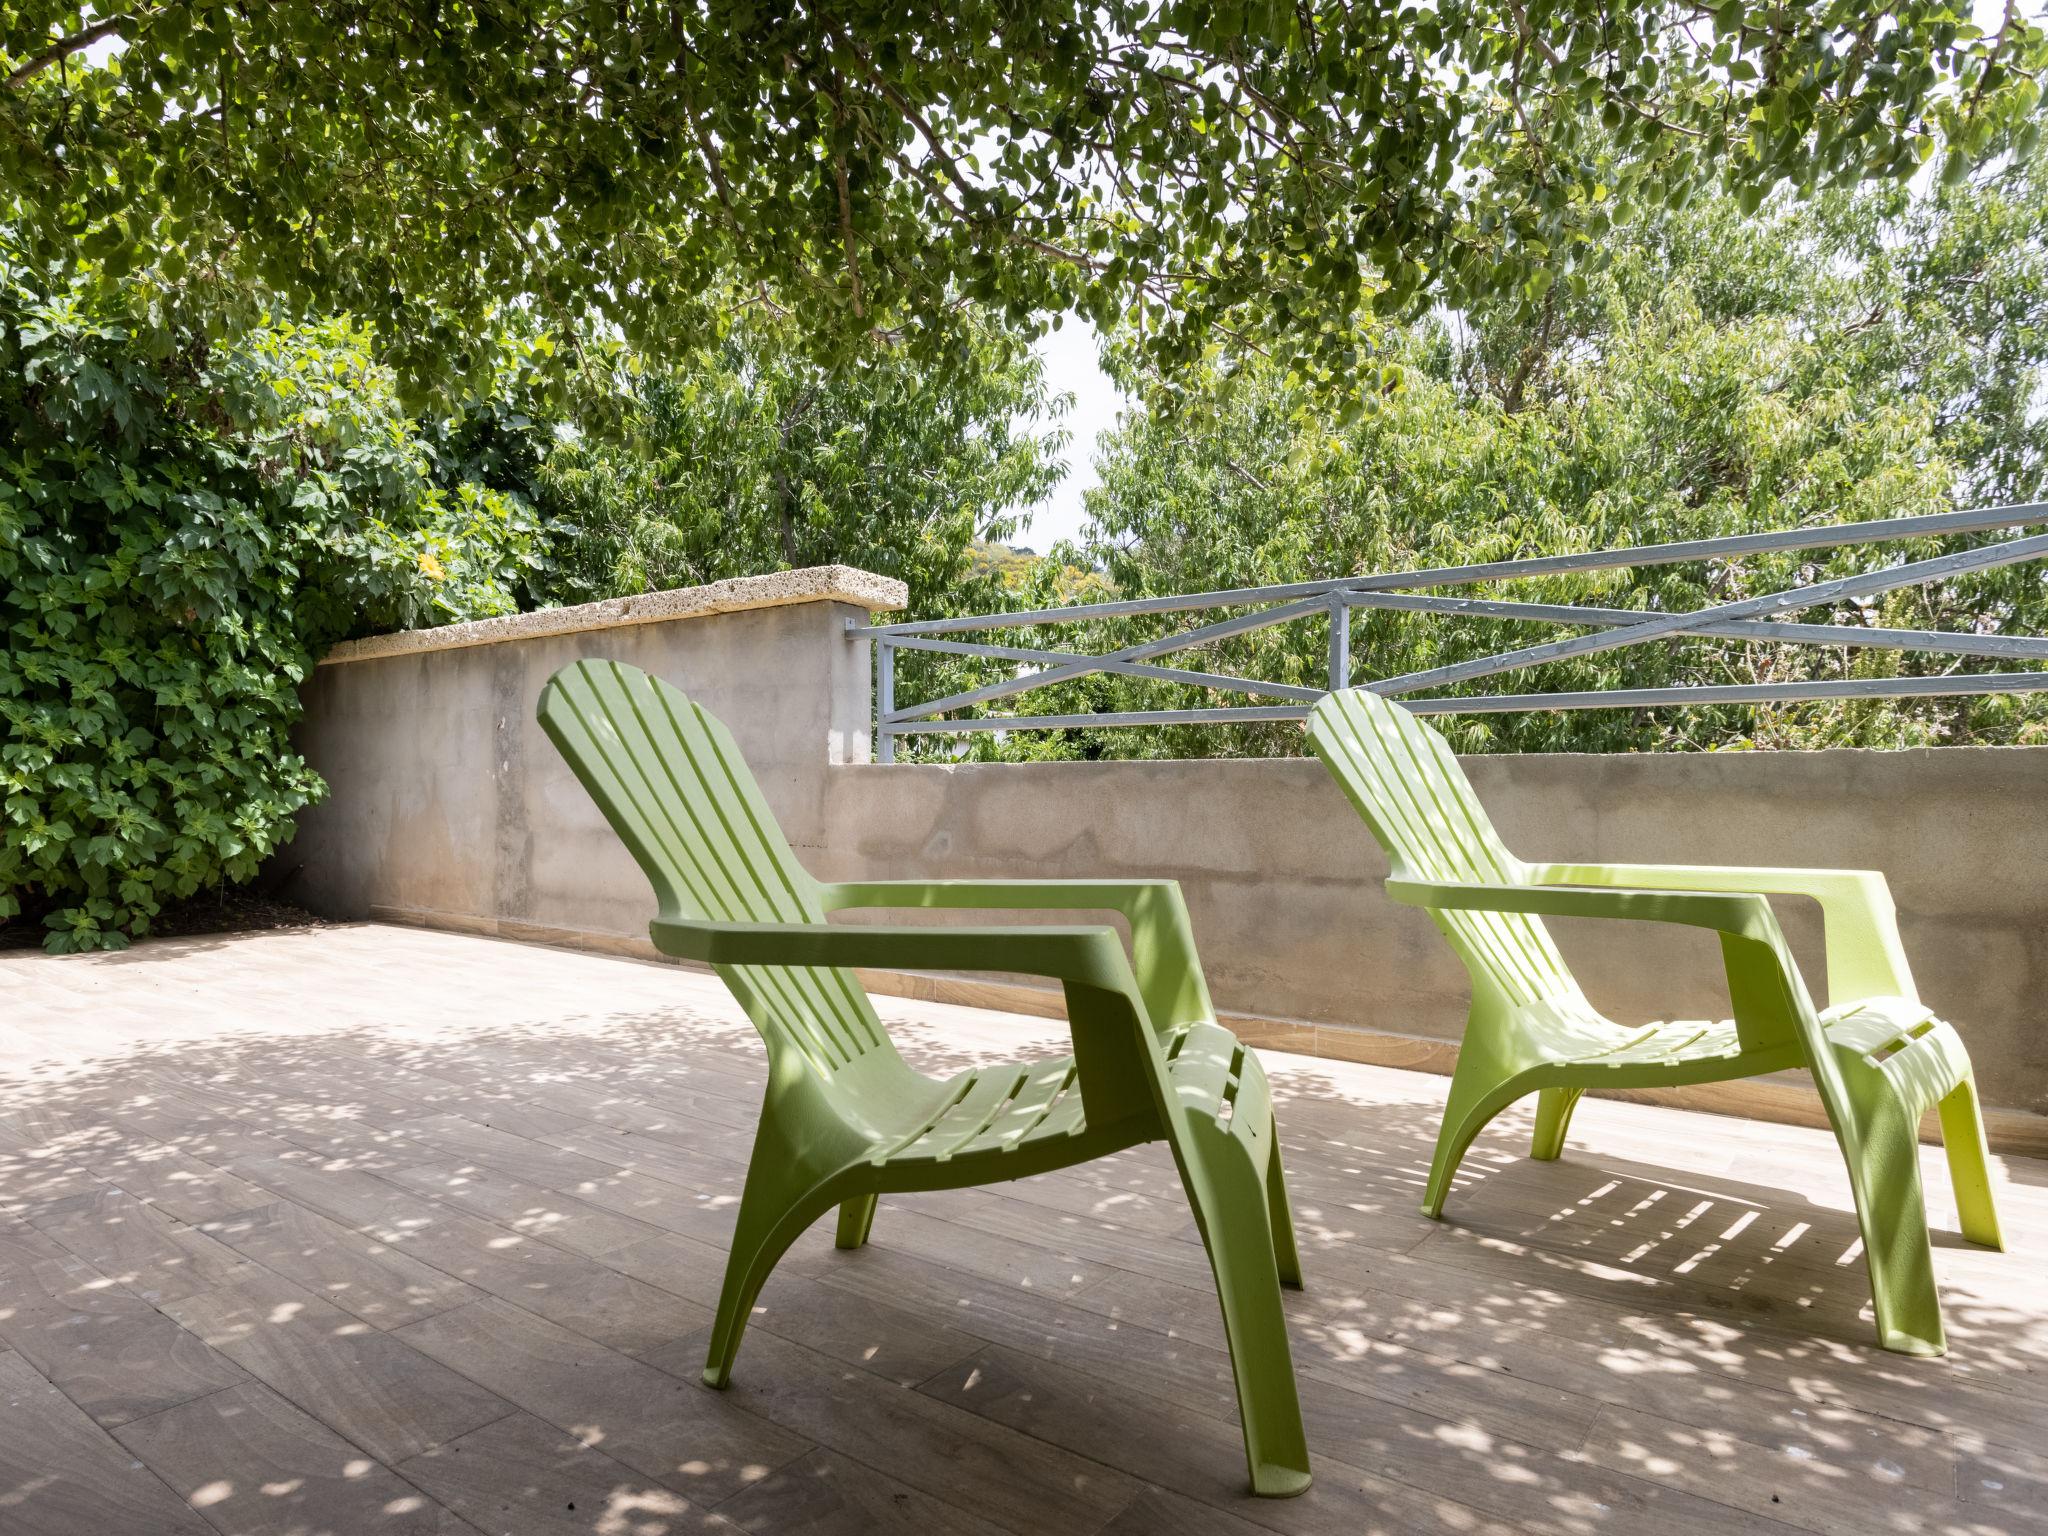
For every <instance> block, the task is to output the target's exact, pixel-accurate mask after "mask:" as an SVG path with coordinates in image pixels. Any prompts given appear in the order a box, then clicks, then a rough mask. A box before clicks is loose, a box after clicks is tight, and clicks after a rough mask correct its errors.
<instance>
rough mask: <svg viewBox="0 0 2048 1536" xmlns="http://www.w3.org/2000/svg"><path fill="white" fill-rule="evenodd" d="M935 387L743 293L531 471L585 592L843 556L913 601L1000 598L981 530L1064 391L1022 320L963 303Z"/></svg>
mask: <svg viewBox="0 0 2048 1536" xmlns="http://www.w3.org/2000/svg"><path fill="white" fill-rule="evenodd" d="M958 335H959V337H960V341H961V345H962V348H963V355H961V356H960V357H958V358H956V359H954V360H953V362H952V363H951V364H950V366H949V367H948V369H947V380H948V382H947V385H946V387H945V388H943V389H941V388H936V387H934V386H933V383H932V381H931V379H930V377H929V376H928V374H927V373H926V370H925V368H924V367H923V365H922V364H921V363H920V361H919V360H918V359H917V358H916V357H914V356H913V355H912V354H910V353H909V352H908V351H906V350H903V349H901V348H897V347H892V346H889V345H877V346H874V347H871V348H869V349H867V350H866V351H863V352H860V353H856V354H854V355H853V356H851V357H849V358H846V359H843V360H840V361H837V362H829V363H828V362H820V361H818V360H816V359H814V358H813V357H812V356H811V355H810V354H809V353H808V352H807V351H806V350H805V349H804V347H803V346H802V343H801V340H800V338H799V337H798V336H797V334H796V331H795V326H794V324H793V322H792V321H791V320H789V319H788V318H787V317H784V316H778V315H775V314H772V313H769V312H766V311H763V310H762V309H761V308H760V307H759V306H754V307H751V308H748V309H743V310H741V311H739V312H738V314H737V315H736V316H735V317H734V318H733V319H732V321H731V323H730V324H729V326H728V329H727V331H726V334H725V335H724V337H723V338H722V339H721V340H720V341H718V342H717V343H715V344H713V345H708V346H704V347H700V348H695V349H692V350H690V351H687V352H683V353H679V354H677V355H675V356H673V357H671V358H669V359H668V360H666V361H664V362H661V363H658V364H647V365H645V366H644V368H642V369H636V370H628V371H626V372H624V373H622V375H621V378H620V387H621V390H622V399H623V403H622V404H621V405H619V406H618V407H617V409H618V410H619V412H620V414H621V421H620V423H619V425H618V426H617V427H616V428H615V429H613V430H611V431H609V432H607V433H605V434H603V435H588V436H574V435H572V436H571V437H569V438H568V440H566V441H563V442H560V443H558V444H557V445H555V446H554V447H553V449H552V450H551V451H550V452H549V453H547V454H546V456H545V457H544V458H543V459H542V460H541V461H540V463H539V464H538V466H537V468H536V470H535V472H534V474H533V482H534V486H535V489H536V493H537V494H538V496H539V497H540V498H541V501H542V504H543V506H544V507H545V508H546V509H547V510H548V512H549V514H550V516H551V518H552V519H553V520H555V521H556V522H557V523H559V524H560V525H562V531H561V532H560V533H559V534H558V542H557V555H556V572H555V589H554V595H555V596H557V597H560V598H563V599H566V600H571V601H577V600H582V599H585V598H589V597H610V596H613V595H616V594H619V593H626V592H644V591H649V590H653V589H656V588H661V587H675V586H688V585H692V584H695V583H698V582H706V581H717V580H721V579H723V578H726V577H730V576H746V575H752V574H754V573H756V572H760V571H767V570H775V569H778V568H787V567H791V566H803V565H822V564H830V563H833V562H838V561H843V562H846V563H849V564H856V565H862V566H865V567H867V568H868V569H870V570H874V571H878V572H880V573H882V574H883V575H887V576H895V577H898V578H900V579H901V580H903V581H904V582H906V583H908V585H909V587H910V605H911V611H912V612H913V613H916V614H917V615H919V616H921V617H929V616H935V615H940V614H944V613H952V612H971V611H975V610H976V609H977V608H986V607H990V606H995V605H998V604H1000V603H1001V602H1002V601H1003V600H1004V590H1005V588H1004V579H1003V574H1002V571H1001V569H1000V568H999V566H997V565H996V564H995V563H993V562H988V561H985V560H983V559H981V558H980V557H979V556H978V555H977V550H978V549H979V548H981V547H983V546H985V545H987V544H989V543H990V542H997V543H999V542H1001V541H1002V540H1004V539H1007V538H1009V537H1010V536H1011V535H1012V534H1014V533H1015V532H1016V530H1017V528H1018V527H1019V526H1020V524H1021V522H1022V517H1023V513H1024V511H1025V510H1026V509H1027V508H1029V507H1030V506H1032V505H1033V504H1034V503H1036V502H1038V501H1039V500H1041V499H1043V498H1044V497H1045V496H1046V495H1047V494H1048V493H1049V492H1050V490H1051V489H1052V487H1053V486H1054V485H1055V484H1057V483H1058V481H1059V478H1060V476H1061V474H1062V473H1063V471H1064V465H1063V464H1062V462H1061V454H1062V452H1063V450H1064V449H1065V447H1066V442H1067V434H1066V433H1065V431H1064V430H1062V429H1061V428H1060V427H1059V426H1058V418H1059V416H1060V414H1061V413H1062V412H1063V411H1064V409H1065V406H1066V402H1065V401H1064V400H1063V399H1055V398H1052V397H1050V396H1049V395H1048V394H1047V392H1046V387H1045V379H1044V374H1043V370H1042V367H1041V365H1040V363H1039V360H1038V359H1037V357H1036V356H1035V355H1033V353H1032V352H1031V350H1030V348H1029V346H1028V345H1026V344H1025V343H1024V341H1023V340H1022V339H1021V338H1020V337H1018V336H1017V335H1015V334H1013V333H1011V332H1008V331H1006V330H1004V329H1003V328H1001V327H999V326H997V325H994V324H992V323H989V322H987V321H983V320H977V319H974V318H972V317H966V318H965V320H964V323H963V324H962V325H961V327H960V330H959V332H958Z"/></svg>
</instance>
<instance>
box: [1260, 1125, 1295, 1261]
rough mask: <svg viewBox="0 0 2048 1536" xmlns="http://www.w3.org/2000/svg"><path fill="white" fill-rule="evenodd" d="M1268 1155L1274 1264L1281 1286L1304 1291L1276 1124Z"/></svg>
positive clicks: (1268, 1212)
mask: <svg viewBox="0 0 2048 1536" xmlns="http://www.w3.org/2000/svg"><path fill="white" fill-rule="evenodd" d="M1270 1135H1271V1140H1270V1141H1269V1142H1268V1144H1267V1152H1266V1221H1267V1224H1268V1225H1269V1226H1271V1227H1272V1229H1273V1261H1274V1264H1275V1266H1276V1267H1277V1268H1278V1269H1279V1271H1280V1283H1281V1284H1282V1285H1284V1286H1286V1287H1287V1288H1288V1289H1290V1290H1296V1291H1298V1290H1300V1289H1301V1249H1300V1248H1299V1246H1297V1244H1296V1242H1295V1237H1294V1208H1293V1206H1292V1205H1290V1204H1289V1203H1288V1199H1287V1176H1286V1175H1285V1174H1284V1173H1282V1172H1281V1171H1280V1126H1279V1124H1278V1122H1277V1121H1276V1122H1275V1123H1274V1126H1273V1129H1272V1131H1271V1133H1270Z"/></svg>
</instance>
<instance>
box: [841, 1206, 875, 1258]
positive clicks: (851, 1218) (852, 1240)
mask: <svg viewBox="0 0 2048 1536" xmlns="http://www.w3.org/2000/svg"><path fill="white" fill-rule="evenodd" d="M875 1200H876V1197H875V1196H874V1195H857V1196H855V1197H854V1198H853V1199H851V1200H843V1201H841V1202H840V1204H839V1230H838V1233H837V1234H836V1235H835V1236H834V1238H833V1239H832V1246H833V1247H835V1248H859V1247H862V1246H863V1245H865V1244H866V1242H867V1240H868V1233H869V1231H871V1230H872V1229H873V1227H874V1225H875Z"/></svg>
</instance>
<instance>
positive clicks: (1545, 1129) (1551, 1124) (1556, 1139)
mask: <svg viewBox="0 0 2048 1536" xmlns="http://www.w3.org/2000/svg"><path fill="white" fill-rule="evenodd" d="M1584 1093H1585V1090H1584V1089H1583V1088H1545V1089H1543V1090H1542V1091H1541V1092H1540V1093H1538V1094H1537V1095H1536V1133H1535V1135H1534V1136H1532V1137H1531V1138H1530V1141H1529V1155H1530V1156H1531V1157H1533V1158H1535V1159H1536V1161H1537V1162H1539V1163H1551V1162H1555V1161H1557V1159H1558V1158H1559V1157H1560V1156H1561V1155H1562V1154H1563V1152H1564V1133H1565V1131H1566V1129H1567V1128H1568V1127H1569V1126H1570V1125H1571V1123H1572V1111H1573V1110H1575V1109H1577V1108H1578V1107H1579V1099H1580V1097H1581V1096H1582V1095H1583V1094H1584Z"/></svg>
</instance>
